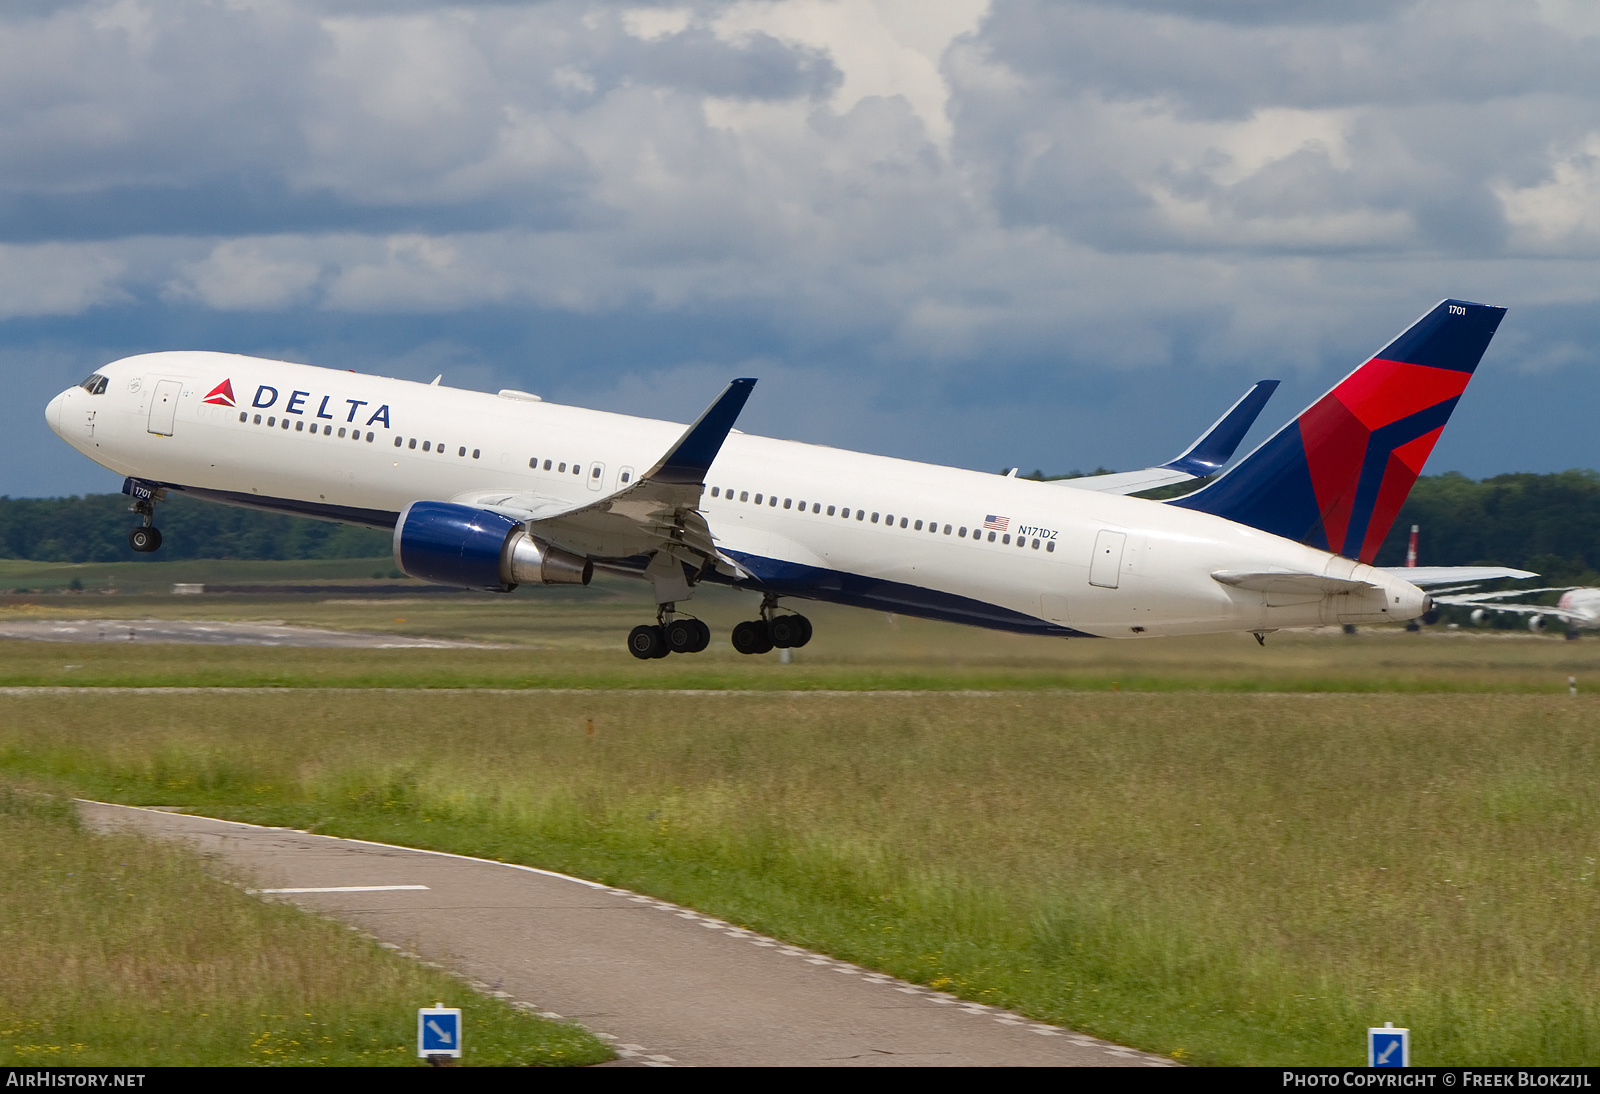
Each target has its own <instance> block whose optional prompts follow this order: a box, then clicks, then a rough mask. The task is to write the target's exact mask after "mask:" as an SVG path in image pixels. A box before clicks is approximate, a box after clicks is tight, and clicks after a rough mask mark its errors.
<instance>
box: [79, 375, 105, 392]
mask: <svg viewBox="0 0 1600 1094" xmlns="http://www.w3.org/2000/svg"><path fill="white" fill-rule="evenodd" d="M78 386H79V387H81V388H83V390H85V391H87V392H88V393H89V394H90V395H104V394H105V393H106V377H104V376H102V375H100V374H99V373H98V372H97V373H95V374H94V375H92V376H90V377H89V378H88V379H87V380H85V381H84V382H83V383H81V384H79V385H78Z"/></svg>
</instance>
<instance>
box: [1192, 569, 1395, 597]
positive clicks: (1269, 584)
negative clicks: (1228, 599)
mask: <svg viewBox="0 0 1600 1094" xmlns="http://www.w3.org/2000/svg"><path fill="white" fill-rule="evenodd" d="M1211 577H1212V579H1213V580H1216V581H1219V582H1221V583H1222V584H1224V585H1229V586H1232V587H1233V588H1235V589H1249V590H1250V591H1251V592H1257V593H1312V594H1317V595H1321V596H1328V595H1331V594H1334V593H1359V592H1363V591H1365V590H1367V589H1376V588H1377V587H1378V586H1376V585H1374V584H1372V582H1370V581H1352V580H1350V579H1349V578H1343V577H1328V576H1327V575H1325V574H1313V573H1307V572H1305V571H1303V570H1301V571H1296V570H1217V571H1215V572H1214V573H1212V575H1211Z"/></svg>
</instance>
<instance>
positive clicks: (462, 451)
mask: <svg viewBox="0 0 1600 1094" xmlns="http://www.w3.org/2000/svg"><path fill="white" fill-rule="evenodd" d="M466 454H467V446H466V445H462V446H461V447H460V448H459V449H457V450H456V457H457V458H458V459H459V458H460V457H462V456H465V455H466Z"/></svg>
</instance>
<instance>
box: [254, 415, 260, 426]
mask: <svg viewBox="0 0 1600 1094" xmlns="http://www.w3.org/2000/svg"><path fill="white" fill-rule="evenodd" d="M255 424H256V425H260V424H261V415H259V414H257V415H256V420H255Z"/></svg>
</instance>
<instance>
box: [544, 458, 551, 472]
mask: <svg viewBox="0 0 1600 1094" xmlns="http://www.w3.org/2000/svg"><path fill="white" fill-rule="evenodd" d="M544 469H545V470H546V471H548V470H550V461H549V460H545V461H544Z"/></svg>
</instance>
